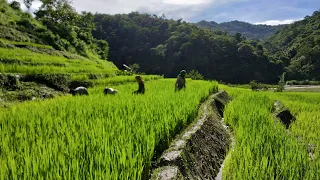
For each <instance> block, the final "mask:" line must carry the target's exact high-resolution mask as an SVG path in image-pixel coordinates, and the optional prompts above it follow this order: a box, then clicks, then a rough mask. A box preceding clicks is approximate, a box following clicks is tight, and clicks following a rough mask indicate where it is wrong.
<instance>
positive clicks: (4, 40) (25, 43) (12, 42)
mask: <svg viewBox="0 0 320 180" xmlns="http://www.w3.org/2000/svg"><path fill="white" fill-rule="evenodd" d="M0 43H3V44H4V45H18V46H19V45H24V46H31V47H36V48H42V49H53V48H52V47H51V46H48V45H43V44H35V43H31V42H16V41H10V40H7V39H1V38H0Z"/></svg>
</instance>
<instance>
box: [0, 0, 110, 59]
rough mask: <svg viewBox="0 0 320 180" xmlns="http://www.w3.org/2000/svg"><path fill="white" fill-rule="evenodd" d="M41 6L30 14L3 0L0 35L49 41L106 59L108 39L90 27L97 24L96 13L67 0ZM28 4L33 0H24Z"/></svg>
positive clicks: (64, 47)
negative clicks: (80, 9)
mask: <svg viewBox="0 0 320 180" xmlns="http://www.w3.org/2000/svg"><path fill="white" fill-rule="evenodd" d="M41 2H42V6H41V7H40V9H39V10H38V11H36V12H35V15H36V19H34V18H33V17H32V16H31V14H29V13H25V12H22V11H21V10H20V7H19V4H18V2H16V1H13V2H12V3H11V4H10V5H9V4H8V3H7V2H6V1H3V0H1V2H0V9H3V11H4V12H6V13H1V14H0V17H1V18H0V19H1V21H0V38H2V39H7V40H11V41H16V42H24V43H36V44H44V45H50V46H52V47H53V48H55V49H57V50H61V51H69V52H71V53H77V54H79V55H82V56H85V57H90V54H91V53H93V54H95V55H97V56H100V58H102V59H107V56H108V50H109V47H108V43H107V42H105V41H103V40H100V41H98V40H96V39H94V38H93V36H92V34H91V31H92V30H93V29H94V28H95V25H94V23H93V14H91V13H88V12H82V13H81V14H78V13H77V12H76V11H75V9H74V8H73V7H72V6H71V5H70V2H69V1H67V0H52V1H45V0H42V1H41ZM24 3H25V5H26V6H27V7H28V8H29V7H30V6H31V5H32V3H33V0H25V1H24Z"/></svg>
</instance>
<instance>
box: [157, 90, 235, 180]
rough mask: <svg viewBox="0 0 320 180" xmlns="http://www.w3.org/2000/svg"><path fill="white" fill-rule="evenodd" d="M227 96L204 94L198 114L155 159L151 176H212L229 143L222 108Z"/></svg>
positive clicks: (163, 179)
mask: <svg viewBox="0 0 320 180" xmlns="http://www.w3.org/2000/svg"><path fill="white" fill-rule="evenodd" d="M230 100H231V98H230V97H229V95H228V94H227V93H226V92H225V91H220V92H218V93H216V94H214V95H212V96H210V97H209V98H208V100H207V101H206V102H205V103H203V104H202V105H201V107H200V109H199V112H201V113H202V115H201V116H200V118H199V119H198V120H197V121H195V122H194V123H193V124H191V125H190V126H189V127H188V128H187V129H186V130H184V131H183V133H182V134H180V135H179V136H178V137H177V138H176V139H175V140H174V141H173V142H172V143H171V145H170V147H169V148H168V149H167V150H166V151H165V152H164V153H163V154H162V156H161V157H160V158H159V159H158V161H157V163H156V167H155V169H154V170H153V173H152V176H151V179H152V180H154V179H157V180H158V179H159V180H160V179H161V180H169V179H215V177H216V176H217V174H218V173H219V170H220V167H221V164H222V163H223V160H224V158H225V156H226V154H227V150H228V148H229V147H230V143H231V140H230V133H229V132H228V130H227V128H225V126H224V125H223V122H222V119H223V111H224V107H225V105H226V104H227V103H228V102H229V101H230Z"/></svg>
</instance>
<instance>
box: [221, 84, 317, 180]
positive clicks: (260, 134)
mask: <svg viewBox="0 0 320 180" xmlns="http://www.w3.org/2000/svg"><path fill="white" fill-rule="evenodd" d="M222 88H223V89H226V90H227V92H228V93H229V94H232V96H233V97H234V99H233V101H232V102H231V103H230V104H228V106H227V107H226V109H225V113H224V115H225V122H226V123H227V124H229V125H230V126H231V128H232V129H233V130H234V131H233V132H234V136H235V139H236V143H235V146H234V149H233V150H232V151H230V154H229V156H228V158H227V160H226V162H225V167H224V170H223V176H224V178H225V179H319V177H320V173H319V171H318V169H319V160H320V159H319V157H320V156H319V147H320V146H319V141H318V137H319V131H318V130H316V129H318V128H319V127H318V126H319V123H318V121H319V120H318V119H319V106H318V103H319V94H315V93H313V94H306V93H300V94H298V93H290V94H289V93H270V92H268V93H267V92H263V93H253V92H251V91H248V90H245V89H236V88H224V87H222ZM274 100H281V101H282V102H283V103H284V104H285V106H286V107H288V108H289V109H290V110H292V112H293V114H295V115H297V116H296V117H297V120H296V121H295V122H294V123H293V124H291V125H290V127H289V132H290V133H288V132H287V130H286V129H285V126H284V125H282V124H281V123H280V122H279V121H275V120H274V116H273V115H271V110H272V109H273V102H274ZM310 152H312V153H311V154H310Z"/></svg>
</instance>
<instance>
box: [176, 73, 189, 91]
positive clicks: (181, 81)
mask: <svg viewBox="0 0 320 180" xmlns="http://www.w3.org/2000/svg"><path fill="white" fill-rule="evenodd" d="M186 73H187V72H186V71H185V70H182V71H180V73H179V75H178V77H177V81H176V84H175V91H180V90H181V89H183V88H186V79H185V76H186Z"/></svg>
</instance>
